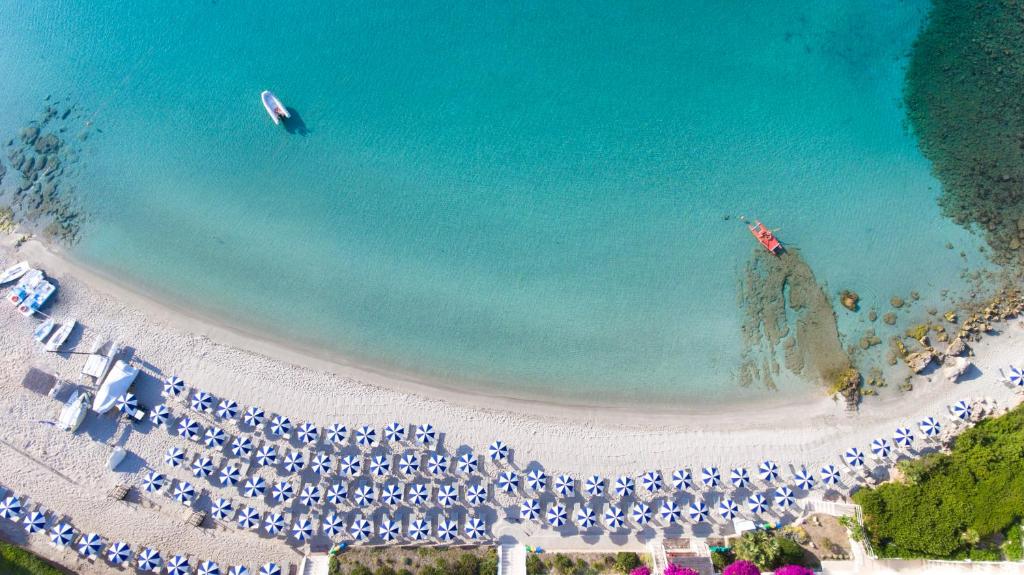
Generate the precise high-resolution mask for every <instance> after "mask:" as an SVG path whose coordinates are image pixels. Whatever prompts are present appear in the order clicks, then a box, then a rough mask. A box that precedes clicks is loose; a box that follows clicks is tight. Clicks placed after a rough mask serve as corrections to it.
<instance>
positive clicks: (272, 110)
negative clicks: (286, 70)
mask: <svg viewBox="0 0 1024 575" xmlns="http://www.w3.org/2000/svg"><path fill="white" fill-rule="evenodd" d="M260 100H262V101H263V107H264V108H266V110H267V113H268V114H270V119H271V120H273V121H274V123H275V124H280V123H281V118H291V117H292V115H291V114H289V113H288V108H285V107H284V104H282V103H281V100H278V99H277V96H275V95H274V93H273V92H271V91H270V90H264V91H263V92H262V93H261V94H260Z"/></svg>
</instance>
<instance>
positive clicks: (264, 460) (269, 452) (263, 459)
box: [256, 445, 277, 466]
mask: <svg viewBox="0 0 1024 575" xmlns="http://www.w3.org/2000/svg"><path fill="white" fill-rule="evenodd" d="M256 463H259V464H260V465H263V466H270V465H273V464H275V463H277V449H276V448H275V447H274V446H273V445H263V446H261V447H260V448H259V449H257V450H256Z"/></svg>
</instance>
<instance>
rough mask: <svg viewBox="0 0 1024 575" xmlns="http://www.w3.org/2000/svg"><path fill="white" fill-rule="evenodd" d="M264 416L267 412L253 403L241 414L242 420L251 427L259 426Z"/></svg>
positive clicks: (265, 416)
mask: <svg viewBox="0 0 1024 575" xmlns="http://www.w3.org/2000/svg"><path fill="white" fill-rule="evenodd" d="M266 418H267V412H266V411H263V409H262V408H260V407H256V406H255V405H254V406H252V407H250V408H249V409H246V410H245V415H243V416H242V420H243V421H245V423H246V424H248V425H249V426H251V427H259V426H260V425H262V424H263V421H264V420H265V419H266Z"/></svg>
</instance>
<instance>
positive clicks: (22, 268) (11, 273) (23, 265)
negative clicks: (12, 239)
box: [0, 262, 32, 284]
mask: <svg viewBox="0 0 1024 575" xmlns="http://www.w3.org/2000/svg"><path fill="white" fill-rule="evenodd" d="M30 269H32V266H30V265H28V262H18V263H16V264H14V265H13V266H11V267H9V268H7V269H5V270H4V272H3V273H0V284H5V283H7V282H12V281H14V280H16V279H18V278H20V277H21V276H23V275H25V273H26V272H28V270H30Z"/></svg>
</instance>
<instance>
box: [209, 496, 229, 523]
mask: <svg viewBox="0 0 1024 575" xmlns="http://www.w3.org/2000/svg"><path fill="white" fill-rule="evenodd" d="M234 510H235V508H234V507H233V506H232V505H231V501H230V500H228V499H224V498H223V497H218V498H217V499H215V500H213V503H211V504H210V515H213V517H214V519H227V518H228V517H231V513H232V512H233V511H234Z"/></svg>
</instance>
